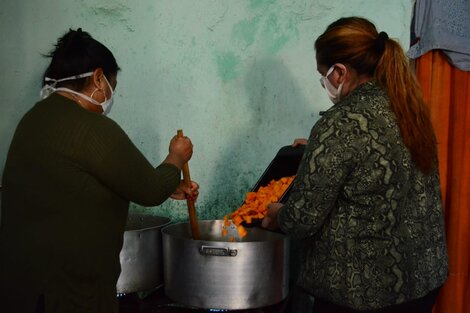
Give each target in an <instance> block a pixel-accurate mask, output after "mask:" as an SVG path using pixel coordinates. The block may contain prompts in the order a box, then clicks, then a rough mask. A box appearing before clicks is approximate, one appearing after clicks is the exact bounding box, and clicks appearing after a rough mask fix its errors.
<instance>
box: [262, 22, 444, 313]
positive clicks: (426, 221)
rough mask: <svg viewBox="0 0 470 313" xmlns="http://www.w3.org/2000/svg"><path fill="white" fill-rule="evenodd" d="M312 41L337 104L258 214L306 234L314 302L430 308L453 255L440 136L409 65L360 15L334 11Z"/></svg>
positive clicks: (304, 280)
mask: <svg viewBox="0 0 470 313" xmlns="http://www.w3.org/2000/svg"><path fill="white" fill-rule="evenodd" d="M315 50H316V60H317V69H318V71H319V73H320V75H321V78H320V82H321V84H322V86H323V87H324V88H325V90H326V92H327V94H328V96H329V98H330V99H331V100H332V102H333V103H334V105H333V107H331V108H330V109H329V110H327V111H326V112H325V113H324V114H323V115H322V117H321V119H320V120H319V121H318V122H317V123H316V124H315V125H314V126H313V128H312V131H311V134H310V137H309V139H308V140H306V141H305V142H306V144H307V146H306V150H305V154H304V157H303V160H302V162H301V164H300V166H299V170H298V173H297V176H296V179H295V181H294V183H293V187H292V191H291V194H290V197H289V199H288V200H287V201H286V203H285V205H282V204H280V203H272V204H270V205H269V212H268V215H267V217H266V218H265V220H264V221H263V225H264V226H265V227H267V228H270V229H276V228H280V229H281V230H282V231H283V232H285V233H288V234H291V235H292V237H293V238H299V240H301V242H302V244H303V245H304V246H303V247H304V249H303V251H304V252H305V253H304V255H303V259H302V267H301V273H300V275H299V280H298V285H299V286H300V287H301V288H303V289H304V290H305V291H307V292H308V293H310V294H311V295H313V296H314V298H315V301H314V312H315V313H321V312H335V313H341V312H413V313H420V312H423V313H424V312H427V313H430V312H431V311H432V307H433V304H434V301H435V299H436V297H437V294H438V291H439V289H440V287H441V286H442V284H443V283H444V282H445V280H446V278H447V272H448V260H447V249H446V244H445V230H444V219H443V210H442V201H441V195H440V183H439V173H438V162H437V148H436V139H435V136H434V132H433V128H432V125H431V121H430V118H429V114H428V111H427V108H426V105H425V103H424V100H423V97H422V95H421V91H420V87H419V85H418V83H417V81H416V79H415V77H414V73H413V70H412V68H411V66H410V64H409V62H408V59H407V58H406V56H405V53H404V51H403V49H402V48H401V46H400V45H399V44H398V42H396V41H395V40H393V39H391V38H389V37H388V35H387V33H385V32H378V31H377V29H376V27H375V26H374V25H373V24H372V23H371V22H370V21H368V20H366V19H364V18H359V17H348V18H341V19H339V20H337V21H336V22H334V23H332V24H331V25H329V26H328V27H327V29H326V30H325V32H324V33H323V34H322V35H320V36H319V37H318V39H317V40H316V42H315Z"/></svg>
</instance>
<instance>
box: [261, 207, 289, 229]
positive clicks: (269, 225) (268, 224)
mask: <svg viewBox="0 0 470 313" xmlns="http://www.w3.org/2000/svg"><path fill="white" fill-rule="evenodd" d="M283 206H284V204H282V203H277V202H276V203H270V204H268V213H266V215H265V217H264V219H263V221H262V222H261V226H262V227H264V228H266V229H269V230H276V229H278V228H279V225H278V223H277V215H278V214H279V210H280V209H281V208H282V207H283Z"/></svg>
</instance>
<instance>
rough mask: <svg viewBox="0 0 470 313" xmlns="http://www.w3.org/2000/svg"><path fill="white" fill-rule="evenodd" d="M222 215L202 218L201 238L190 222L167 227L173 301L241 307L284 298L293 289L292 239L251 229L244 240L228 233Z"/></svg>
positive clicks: (168, 288)
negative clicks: (224, 232)
mask: <svg viewBox="0 0 470 313" xmlns="http://www.w3.org/2000/svg"><path fill="white" fill-rule="evenodd" d="M222 225H223V221H222V220H213V221H199V230H200V235H201V240H193V239H192V238H191V230H190V225H189V224H188V223H179V224H173V225H169V226H166V227H165V228H163V229H162V235H163V273H164V282H165V293H166V295H167V296H168V297H169V298H171V299H172V300H174V301H176V302H179V303H182V304H185V305H190V306H194V307H199V308H207V309H209V308H210V309H226V310H239V309H248V308H258V307H263V306H268V305H272V304H275V303H278V302H280V301H282V300H283V299H285V298H286V296H287V294H288V291H289V290H288V289H289V285H288V283H289V272H288V271H289V264H288V263H289V239H288V237H287V236H285V235H282V234H279V233H274V232H269V231H266V230H263V229H260V228H249V229H247V230H248V234H247V236H246V237H244V238H243V240H242V241H241V242H228V239H229V237H230V236H232V235H235V236H236V229H235V228H232V229H230V230H229V235H228V236H227V237H223V236H222V233H221V231H222Z"/></svg>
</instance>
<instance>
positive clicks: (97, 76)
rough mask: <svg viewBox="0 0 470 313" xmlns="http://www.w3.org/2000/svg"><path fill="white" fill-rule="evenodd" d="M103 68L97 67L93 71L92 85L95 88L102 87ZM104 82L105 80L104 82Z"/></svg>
mask: <svg viewBox="0 0 470 313" xmlns="http://www.w3.org/2000/svg"><path fill="white" fill-rule="evenodd" d="M103 75H104V73H103V69H102V68H100V67H98V68H97V69H96V70H94V71H93V75H92V79H93V82H92V83H93V87H95V88H96V89H99V90H101V89H103ZM104 83H106V82H104Z"/></svg>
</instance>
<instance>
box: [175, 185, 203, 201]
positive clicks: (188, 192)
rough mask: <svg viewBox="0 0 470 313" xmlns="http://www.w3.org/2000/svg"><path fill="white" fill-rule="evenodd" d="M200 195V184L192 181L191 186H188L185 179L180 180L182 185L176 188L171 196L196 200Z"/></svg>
mask: <svg viewBox="0 0 470 313" xmlns="http://www.w3.org/2000/svg"><path fill="white" fill-rule="evenodd" d="M198 196H199V185H198V183H196V182H194V181H191V188H188V187H187V186H186V184H185V183H184V180H182V181H181V182H180V185H179V186H178V187H177V188H176V190H175V192H173V194H172V195H171V196H170V198H172V199H175V200H184V199H187V200H192V201H196V200H197V197H198Z"/></svg>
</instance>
